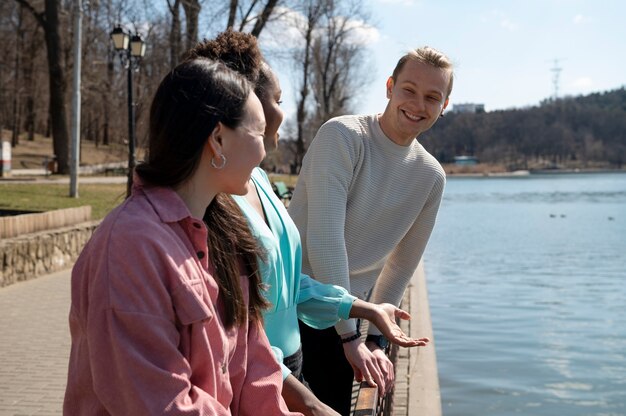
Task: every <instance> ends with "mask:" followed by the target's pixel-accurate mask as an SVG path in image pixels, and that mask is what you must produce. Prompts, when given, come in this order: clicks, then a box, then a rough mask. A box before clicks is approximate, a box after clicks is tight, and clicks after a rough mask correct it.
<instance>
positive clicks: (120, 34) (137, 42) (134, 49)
mask: <svg viewBox="0 0 626 416" xmlns="http://www.w3.org/2000/svg"><path fill="white" fill-rule="evenodd" d="M111 39H112V40H113V46H114V47H115V50H116V51H117V52H118V54H119V56H120V60H121V62H122V65H123V66H124V68H126V70H127V71H128V182H127V185H126V196H127V197H128V196H130V191H131V189H132V186H133V172H134V170H135V165H136V154H135V153H136V150H135V145H136V140H135V104H134V103H133V70H138V69H139V60H140V59H141V58H142V57H143V56H144V54H145V53H146V43H145V42H144V41H143V40H142V39H141V36H139V35H138V34H134V35H133V36H131V35H130V33H128V32H125V31H124V29H122V28H121V27H119V26H117V27H116V28H115V29H113V31H112V32H111Z"/></svg>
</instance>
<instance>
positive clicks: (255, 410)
mask: <svg viewBox="0 0 626 416" xmlns="http://www.w3.org/2000/svg"><path fill="white" fill-rule="evenodd" d="M247 346H248V351H247V354H246V358H245V359H246V378H245V381H244V382H243V384H242V387H241V392H240V393H239V397H240V399H239V408H238V409H237V411H236V412H234V413H236V414H238V415H242V416H259V415H286V416H302V414H300V413H294V412H290V411H289V409H288V408H287V405H286V404H285V401H284V400H283V397H282V386H283V383H282V380H283V377H282V374H281V370H280V367H279V365H278V363H277V362H276V359H275V357H274V355H273V353H272V351H271V347H270V343H269V341H268V339H267V336H265V332H264V331H263V329H262V328H261V327H260V323H258V322H254V321H250V322H249V326H248V342H247Z"/></svg>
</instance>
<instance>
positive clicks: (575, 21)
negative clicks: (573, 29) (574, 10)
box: [572, 14, 585, 25]
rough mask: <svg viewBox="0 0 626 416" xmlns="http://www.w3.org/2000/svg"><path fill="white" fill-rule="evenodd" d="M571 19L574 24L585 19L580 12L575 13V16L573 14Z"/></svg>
mask: <svg viewBox="0 0 626 416" xmlns="http://www.w3.org/2000/svg"><path fill="white" fill-rule="evenodd" d="M572 21H573V22H574V24H576V25H577V24H580V23H583V21H585V16H583V15H582V14H577V15H576V16H574V18H573V19H572Z"/></svg>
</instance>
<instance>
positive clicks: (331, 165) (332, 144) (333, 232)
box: [300, 120, 361, 334]
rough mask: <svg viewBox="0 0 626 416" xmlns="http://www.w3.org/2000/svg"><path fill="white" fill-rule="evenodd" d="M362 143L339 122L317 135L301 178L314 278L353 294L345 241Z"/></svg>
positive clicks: (342, 328)
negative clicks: (348, 199) (347, 207)
mask: <svg viewBox="0 0 626 416" xmlns="http://www.w3.org/2000/svg"><path fill="white" fill-rule="evenodd" d="M359 144H360V143H359V142H358V141H357V140H355V139H354V137H352V135H350V132H349V131H348V130H347V129H346V128H345V127H344V126H342V125H341V124H340V123H339V122H337V121H333V120H331V121H329V122H327V123H326V124H324V125H323V126H322V127H321V128H320V130H319V131H318V132H317V135H316V136H315V139H314V140H313V142H312V143H311V146H310V147H309V149H308V151H307V155H306V158H305V161H304V165H303V167H302V171H301V172H300V175H304V178H303V179H304V181H305V183H306V203H307V204H308V209H307V213H308V218H306V221H307V227H306V228H307V232H306V236H305V249H306V250H307V253H306V254H307V256H308V261H309V264H310V266H311V272H312V273H311V275H312V276H313V277H314V278H315V279H316V280H319V281H320V282H322V283H327V284H333V285H337V286H341V287H343V288H345V289H347V290H348V291H350V273H349V265H348V253H347V249H346V244H345V238H344V227H345V221H346V206H347V196H348V191H349V189H350V183H351V181H352V175H353V172H354V169H355V166H356V165H357V163H358V158H359V153H360V150H361V149H360V148H359ZM338 325H339V326H336V328H337V332H338V333H339V334H344V333H347V332H350V331H353V330H356V322H354V320H349V321H340V323H339V324H338Z"/></svg>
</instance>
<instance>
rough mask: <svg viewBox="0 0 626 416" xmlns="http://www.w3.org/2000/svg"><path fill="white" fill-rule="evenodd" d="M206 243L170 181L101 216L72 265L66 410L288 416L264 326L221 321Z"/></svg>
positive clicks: (136, 191)
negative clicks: (227, 326)
mask: <svg viewBox="0 0 626 416" xmlns="http://www.w3.org/2000/svg"><path fill="white" fill-rule="evenodd" d="M206 241H207V234H206V228H205V226H204V224H203V223H202V221H200V220H198V219H195V218H192V217H191V215H190V213H189V211H188V209H187V207H186V205H185V204H184V203H183V202H182V200H181V199H180V197H179V196H178V195H177V194H176V193H175V192H174V191H172V190H171V189H167V188H160V187H144V186H142V185H141V183H139V184H137V185H136V186H135V188H134V189H133V195H132V196H131V197H130V198H129V199H127V200H126V201H125V202H124V203H122V204H121V205H120V206H119V207H117V208H116V209H114V210H113V211H112V212H111V213H110V214H109V215H108V216H107V217H106V218H105V219H104V220H103V222H102V224H101V225H100V226H99V227H98V229H97V230H96V232H95V233H94V235H93V237H92V238H91V240H90V241H89V242H88V243H87V245H86V246H85V248H84V250H83V252H82V253H81V255H80V257H79V259H78V261H77V262H76V264H75V266H74V269H73V271H72V305H71V309H70V317H69V321H70V331H71V335H72V349H71V355H70V362H69V374H68V383H67V390H66V393H65V401H64V405H63V411H64V414H66V415H105V414H116V415H179V414H184V415H255V416H261V415H263V416H265V415H283V414H293V413H289V411H288V410H287V407H286V405H285V403H284V401H283V400H282V397H281V388H282V377H281V371H280V367H279V365H278V363H277V362H276V361H275V358H274V357H273V354H272V352H271V349H270V346H269V343H268V341H267V337H266V336H265V334H264V332H263V330H262V329H261V328H260V327H259V324H257V323H254V322H249V323H248V324H246V325H244V326H243V327H234V328H231V329H230V330H226V329H225V328H224V325H223V324H222V317H221V315H220V314H221V311H223V308H221V307H220V305H221V302H222V301H221V299H220V292H219V289H218V286H217V284H216V282H215V280H214V279H213V277H212V276H211V274H210V273H209V272H208V270H209V259H208V256H207V242H206ZM242 282H243V284H244V286H245V287H244V288H243V289H244V293H247V282H248V280H247V278H245V277H242Z"/></svg>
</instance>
